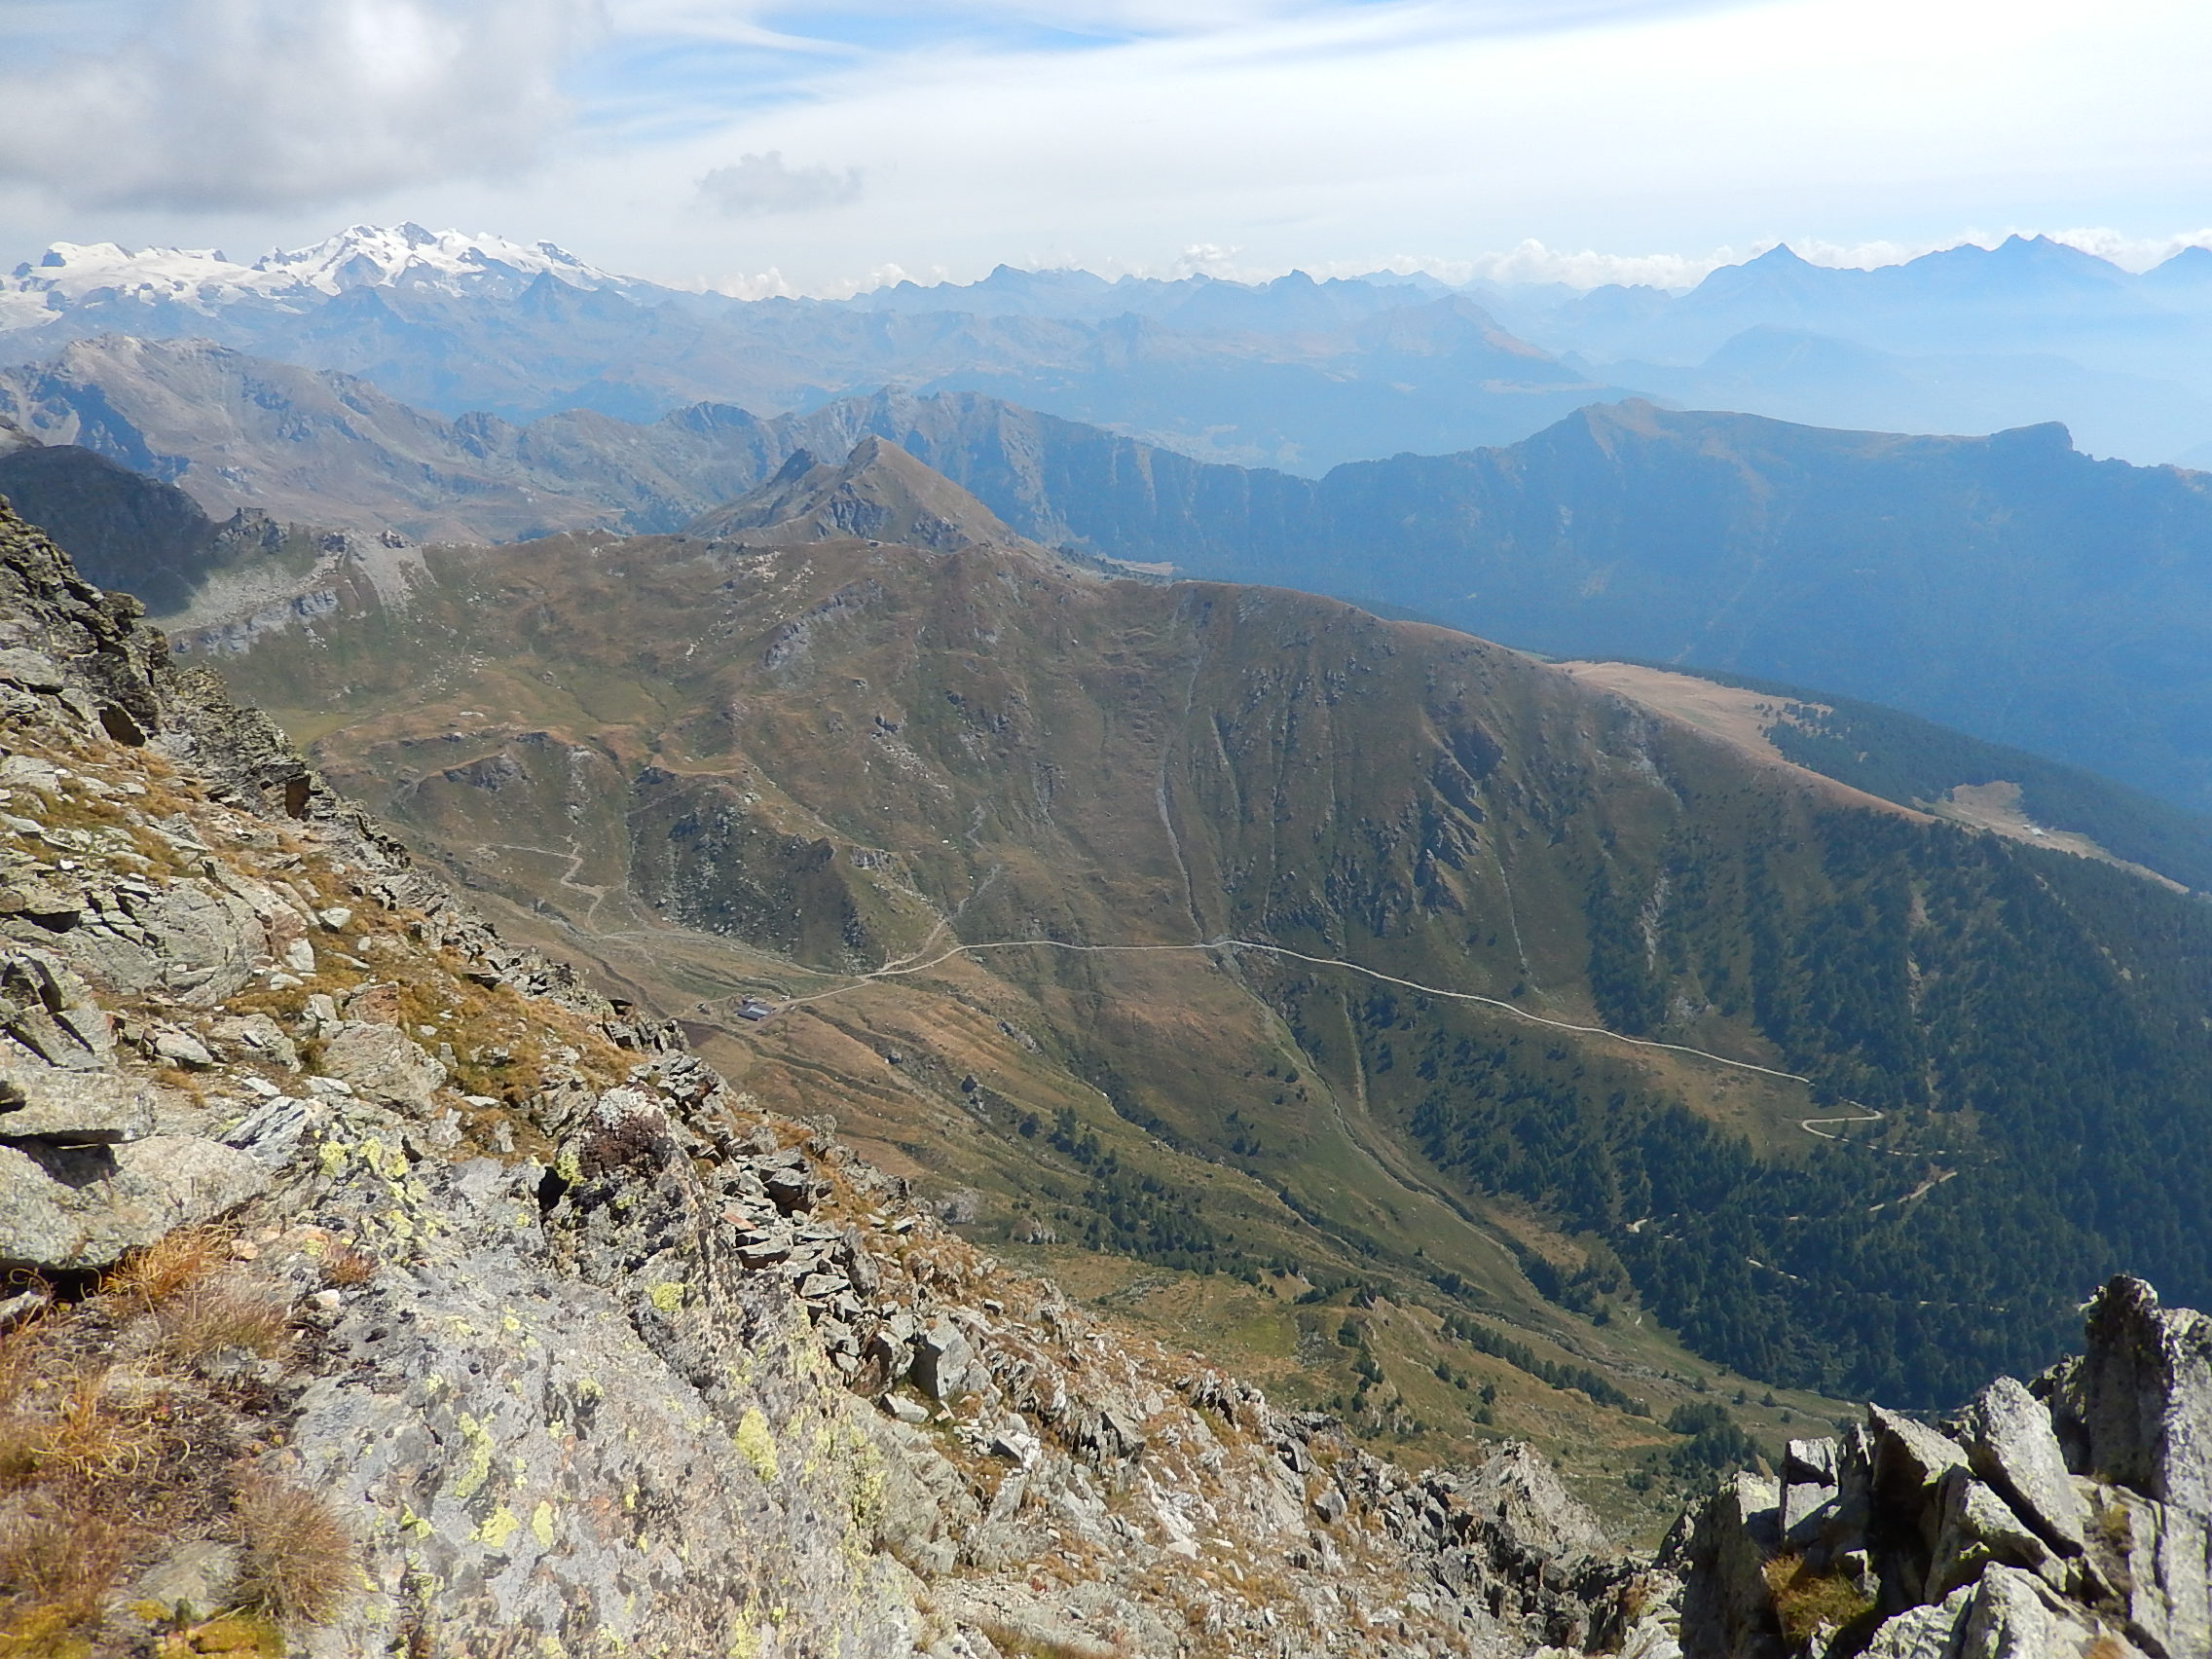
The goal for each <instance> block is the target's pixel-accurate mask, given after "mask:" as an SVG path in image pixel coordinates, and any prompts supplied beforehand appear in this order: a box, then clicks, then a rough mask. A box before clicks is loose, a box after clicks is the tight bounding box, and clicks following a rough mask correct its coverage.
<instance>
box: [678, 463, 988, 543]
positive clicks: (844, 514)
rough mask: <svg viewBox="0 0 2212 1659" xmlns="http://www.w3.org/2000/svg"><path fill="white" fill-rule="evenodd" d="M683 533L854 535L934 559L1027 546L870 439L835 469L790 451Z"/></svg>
mask: <svg viewBox="0 0 2212 1659" xmlns="http://www.w3.org/2000/svg"><path fill="white" fill-rule="evenodd" d="M683 533H684V534H685V535H696V536H705V537H709V538H711V539H717V540H732V541H745V542H750V543H756V544H758V545H762V546H777V545H782V544H788V543H791V542H804V541H830V540H837V539H841V538H845V537H853V538H857V539H861V540H866V541H890V542H897V543H899V544H901V545H902V546H907V547H921V548H926V549H928V550H929V551H931V552H934V553H954V552H958V551H959V550H961V549H962V548H965V547H1020V548H1028V547H1029V546H1030V543H1029V542H1027V541H1025V540H1024V539H1023V538H1022V537H1021V536H1019V535H1016V534H1015V533H1014V531H1012V530H1009V529H1008V528H1007V526H1006V525H1005V524H1004V523H1003V522H1002V521H1001V520H1000V519H999V517H998V515H997V514H995V513H993V512H992V511H991V509H990V508H988V507H986V506H984V505H983V503H982V502H980V501H978V500H977V499H976V498H975V497H973V496H971V495H970V494H969V493H968V492H967V491H965V490H963V489H962V488H961V487H960V486H959V485H957V484H955V483H953V482H952V480H951V479H949V478H947V477H945V476H944V475H943V474H942V473H940V472H935V471H932V470H931V469H930V468H929V467H927V466H925V465H923V464H922V462H920V461H916V460H915V459H914V458H913V457H912V456H910V455H908V454H907V453H906V452H905V451H904V450H903V449H901V448H900V447H899V446H898V445H897V444H895V443H892V442H891V441H890V440H889V439H887V438H880V437H876V436H874V435H873V434H870V435H868V436H866V437H864V438H862V439H861V441H860V442H859V443H858V444H856V445H854V446H853V451H852V453H851V454H850V455H849V456H847V457H846V458H845V460H844V461H843V462H841V463H837V464H832V463H830V462H828V461H819V460H817V459H816V458H815V456H814V455H813V454H812V453H810V452H809V451H807V450H803V449H802V450H797V451H794V452H793V455H792V456H791V458H790V459H789V460H788V461H785V462H784V464H783V466H782V468H781V469H780V470H779V471H778V472H777V473H776V475H775V476H774V477H772V478H770V479H769V480H768V481H767V482H766V483H765V484H762V485H761V486H760V487H759V488H757V489H756V490H753V491H751V492H749V493H748V494H746V495H743V496H740V497H739V498H737V499H736V500H734V501H731V502H729V503H727V504H726V505H723V506H719V507H716V508H715V509H714V510H713V511H711V512H708V513H704V514H702V515H701V516H700V517H698V518H696V519H694V520H693V521H692V522H691V523H690V524H689V525H687V526H686V527H685V528H684V532H683Z"/></svg>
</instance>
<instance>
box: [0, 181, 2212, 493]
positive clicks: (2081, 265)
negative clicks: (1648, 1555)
mask: <svg viewBox="0 0 2212 1659" xmlns="http://www.w3.org/2000/svg"><path fill="white" fill-rule="evenodd" d="M2208 268H2212V252H2208V251H2207V250H2204V249H2196V248H2192V249H2187V250H2185V251H2184V252H2182V253H2180V254H2178V255H2176V256H2175V257H2174V258H2173V259H2171V260H2169V261H2167V262H2166V263H2165V264H2164V265H2161V266H2159V267H2158V268H2157V269H2156V270H2154V271H2151V272H2148V273H2145V274H2143V275H2140V276H2135V275H2130V274H2129V273H2127V272H2125V271H2122V270H2120V268H2118V267H2117V266H2114V265H2111V264H2109V263H2107V262H2106V261H2103V260H2100V259H2097V258H2095V257H2093V256H2092V255H2089V254H2085V253H2082V252H2080V251H2079V250H2077V249H2074V248H2070V247H2066V246H2063V245H2061V244H2059V243H2055V242H2051V241H2047V240H2043V239H2034V240H2027V239H2018V238H2015V239H2013V240H2010V241H2008V242H2006V243H2005V244H2004V245H2003V246H2001V247H1998V248H1994V249H1983V248H1978V247H1972V246H1967V247H1959V248H1953V249H1949V250H1946V251H1944V252H1942V253H1936V254H1930V255H1928V256H1926V257H1924V258H1921V259H1917V260H1913V261H1911V262H1909V263H1907V264H1903V265H1899V266H1894V267H1889V268H1885V269H1883V270H1877V271H1870V272H1869V271H1856V270H1831V269H1828V268H1825V267H1820V266H1814V265H1811V264H1808V263H1807V262H1805V261H1804V260H1802V259H1799V258H1797V257H1796V256H1795V255H1794V254H1792V253H1791V252H1790V251H1789V250H1788V248H1777V249H1775V250H1774V251H1773V252H1770V253H1768V254H1765V255H1762V256H1761V257H1759V258H1758V259H1755V260H1752V261H1750V262H1749V263H1747V264H1744V265H1741V266H1730V267H1726V268H1723V269H1721V270H1718V271H1715V272H1714V273H1713V274H1712V275H1711V276H1708V277H1707V278H1706V279H1705V280H1704V281H1703V282H1702V283H1700V284H1699V285H1698V286H1697V287H1696V288H1694V289H1692V290H1690V291H1688V292H1686V293H1680V294H1675V293H1669V292H1666V291H1662V290H1659V289H1654V288H1620V287H1608V288H1599V289H1595V290H1590V291H1586V292H1585V291H1578V290H1569V289H1563V288H1554V287H1546V286H1540V285H1499V284H1493V283H1471V284H1468V285H1467V286H1466V288H1464V289H1462V290H1454V289H1452V288H1450V287H1448V286H1447V285H1445V284H1443V283H1441V282H1438V281H1436V280H1435V279H1434V278H1430V277H1425V276H1418V275H1417V276H1400V275H1395V274H1392V273H1387V272H1383V273H1375V274H1371V275H1369V276H1361V277H1355V278H1347V279H1332V280H1327V281H1315V280H1313V279H1312V278H1310V277H1309V276H1305V275H1303V274H1300V273H1293V274H1291V275H1289V276H1283V277H1281V278H1278V279H1276V280H1274V281H1271V282H1264V283H1254V284H1246V283H1239V282H1231V281H1224V280H1220V279H1217V278H1213V277H1207V276H1190V277H1184V278H1179V279H1176V280H1171V281H1170V280H1160V279H1155V278H1142V277H1123V278H1120V279H1118V280H1114V281H1108V280H1106V279H1104V278H1101V277H1098V276H1092V275H1090V274H1088V273H1086V272H1070V271H1038V272H1025V271H1016V270H1014V269H1012V268H1009V267H1001V268H1000V269H999V270H997V271H995V272H993V273H992V274H991V275H990V276H987V277H985V278H983V279H982V280H980V281H977V282H972V283H966V284H956V283H942V284H936V285H932V286H922V285H918V284H914V283H911V282H903V283H900V284H897V285H894V286H892V287H888V288H882V289H878V290H875V291H872V292H870V293H866V294H863V295H860V296H857V297H856V298H854V299H851V300H845V301H818V300H788V299H772V300H760V301H743V300H735V299H731V298H728V297H725V296H723V295H719V294H714V293H696V292H688V291H684V290H679V289H673V288H668V287H665V286H661V285H658V284H655V283H652V282H649V281H645V280H643V279H640V278H635V277H626V276H616V275H613V274H611V273H609V272H607V271H604V270H601V269H599V268H598V267H595V266H593V265H591V264H589V263H588V262H586V261H584V260H582V259H579V258H577V257H576V256H574V255H573V254H571V253H568V252H566V251H564V250H563V249H561V248H558V247H556V246H554V245H553V244H551V243H547V242H538V243H535V244H524V243H520V242H514V241H508V240H502V239H499V238H488V237H464V236H461V235H459V234H458V233H454V232H442V233H432V232H429V231H425V230H424V229H422V228H421V227H419V226H414V225H403V226H399V227H396V228H392V229H381V228H377V227H370V226H355V227H353V228H351V229H350V230H348V231H346V232H343V233H341V234H339V235H338V236H335V237H332V238H330V239H328V240H325V241H323V242H320V243H317V244H315V245H314V246H313V247H310V248H305V249H301V250H298V251H296V252H290V253H273V254H270V255H267V256H265V257H263V258H261V259H258V260H255V261H253V262H251V263H250V264H241V263H239V262H236V261H233V260H230V259H227V258H225V257H223V256H222V255H221V254H218V253H213V252H205V251H185V250H178V249H159V248H157V249H147V250H142V251H136V252H132V251H128V250H125V249H123V248H120V247H117V246H115V245H114V244H111V243H98V244H91V245H79V244H56V245H55V247H54V248H52V249H50V250H48V252H47V253H46V254H45V255H44V256H42V258H41V260H40V261H38V262H36V263H26V264H24V265H22V266H19V267H18V268H17V271H16V273H15V274H14V276H10V277H6V278H0V362H8V361H14V362H18V363H28V362H33V361H38V360H43V359H46V358H50V357H51V356H52V355H53V354H54V353H55V352H56V351H57V350H60V348H62V347H63V346H65V345H66V344H68V343H69V342H71V341H74V340H83V339H89V338H92V337H95V336H98V335H103V334H127V335H131V336H135V337H138V338H144V339H188V338H203V339H208V340H212V341H214V342H216V343H218V344H222V345H225V346H228V347H231V348H233V349H236V350H243V351H246V352H249V353H252V354H254V355H258V356H262V357H267V358H271V359H274V360H277V361H282V362H286V363H290V364H294V365H298V366H302V367H308V368H315V369H333V370H339V371H343V372H346V373H350V374H353V375H356V376H359V377H361V378H363V379H365V380H367V381H369V382H370V383H371V384H373V385H375V386H376V387H379V388H380V389H382V390H383V391H385V392H386V393H387V394H388V395H390V396H393V397H397V398H399V399H400V400H402V401H404V402H406V403H409V404H412V405H414V406H415V407H417V408H420V409H424V410H426V411H434V412H437V413H440V414H443V415H446V416H448V417H458V416H460V415H462V414H465V413H470V412H490V413H494V414H497V415H498V416H500V417H501V418H503V419H506V420H509V421H512V422H516V423H528V422H530V421H533V420H535V419H537V418H539V417H542V416H545V415H550V414H558V413H561V412H563V411H566V410H570V409H579V408H580V409H590V410H596V411H598V412H600V413H603V414H609V415H614V416H618V417H621V418H624V419H628V420H634V421H645V420H650V419H653V418H655V417H658V416H660V415H663V414H666V413H668V412H670V411H671V410H674V409H677V408H681V407H683V406H685V405H688V404H692V403H697V402H702V401H709V402H727V403H735V404H738V405H741V406H743V407H745V408H748V409H751V410H753V411H755V412H756V413H758V414H761V415H763V416H766V415H773V414H776V413H791V412H800V413H803V412H807V411H810V410H812V409H814V408H817V407H819V406H820V405H821V404H823V403H824V402H827V401H830V400H833V399H835V398H837V397H841V396H846V395H851V394H854V393H857V392H863V391H872V390H874V389H875V388H877V387H883V386H886V385H894V386H898V387H901V388H903V389H905V390H909V391H914V392H918V393H922V394H928V393H930V392H935V391H942V390H970V391H986V392H989V393H991V394H992V395H994V396H999V397H1003V398H1006V399H1008V400H1010V401H1013V402H1015V403H1019V404H1021V405H1023V406H1025V407H1028V408H1033V409H1039V410H1043V411H1046V412H1048V413H1051V414H1057V415H1060V416H1062V417H1064V418H1067V419H1071V420H1079V421H1084V422H1087V423H1089V424H1098V425H1103V426H1106V427H1108V428H1111V429H1113V430H1117V431H1121V432H1124V433H1127V434H1129V435H1132V436H1137V437H1141V438H1144V439H1146V440H1147V441H1150V442H1154V443H1157V444H1161V445H1163V446H1165V447H1168V448H1172V449H1176V450H1179V451H1181V452H1183V453H1186V454H1190V455H1193V456H1196V457H1199V458H1202V459H1208V460H1216V461H1235V462H1239V463H1243V464H1248V465H1270V466H1275V467H1280V468H1283V469H1285V470H1289V471H1293V472H1300V473H1306V474H1319V473H1321V472H1323V471H1326V470H1327V469H1328V468H1329V467H1330V466H1332V465H1335V464H1337V463H1339V462H1342V461H1356V460H1372V459H1379V458H1383V457H1387V456H1390V455H1394V454H1397V453H1399V452H1401V451H1415V452H1431V453H1433V452H1440V451H1450V450H1456V449H1465V448H1469V447H1473V446H1477V445H1484V444H1499V443H1510V442H1513V441H1516V440H1518V439H1520V438H1523V437H1527V436H1530V434H1532V433H1534V432H1536V431H1538V430H1540V429H1541V428H1543V427H1544V426H1546V425H1548V424H1551V423H1552V422H1554V421H1556V420H1558V419H1559V418H1560V417H1561V416H1563V415H1565V414H1567V413H1568V412H1569V411H1570V410H1571V409H1573V408H1575V407H1578V406H1580V405H1582V404H1586V403H1590V402H1594V401H1605V400H1613V399H1617V398H1620V397H1623V396H1627V395H1631V394H1639V395H1643V396H1647V397H1650V398H1653V399H1655V400H1656V401H1659V402H1661V403H1678V404H1688V405H1693V406H1699V407H1708V408H1725V409H1731V410H1738V411H1742V412H1746V413H1753V414H1765V415H1771V416H1775V417H1779V418H1784V419H1790V420H1801V421H1806V422H1809V423H1812V424H1824V425H1842V426H1865V427H1872V428H1880V429H1884V430H1893V431H1937V432H1969V433H1974V432H1986V431H1990V430H1996V429H2000V428H2003V427H2008V426H2015V425H2025V424H2037V423H2041V422H2046V421H2053V420H2056V421H2063V422H2065V423H2067V424H2069V425H2070V426H2071V428H2072V429H2073V430H2074V432H2075V433H2076V435H2077V437H2078V438H2079V439H2080V441H2081V442H2082V443H2083V445H2084V446H2085V447H2086V448H2087V449H2088V450H2090V451H2091V452H2092V453H2096V454H2100V455H2119V456H2124V457H2127V458H2128V459H2131V460H2134V461H2142V462H2155V461H2168V460H2179V459H2189V458H2194V459H2197V460H2204V459H2206V458H2212V396H2207V394H2206V393H2205V392H2204V391H2203V390H2202V389H2201V388H2202V387H2204V386H2205V384H2206V372H2207V370H2208V369H2212V270H2208Z"/></svg>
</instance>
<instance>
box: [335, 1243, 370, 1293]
mask: <svg viewBox="0 0 2212 1659" xmlns="http://www.w3.org/2000/svg"><path fill="white" fill-rule="evenodd" d="M376 1272H377V1259H376V1258H375V1257H374V1256H372V1255H370V1254H369V1253H368V1252H367V1251H365V1250H359V1249H356V1248H354V1246H352V1245H350V1244H333V1245H332V1246H331V1247H330V1248H329V1250H328V1251H327V1252H325V1254H324V1255H323V1258H322V1282H323V1283H324V1284H326V1285H329V1286H330V1287H331V1288H332V1289H334V1290H345V1289H350V1287H352V1286H354V1285H357V1284H367V1283H368V1282H369V1280H370V1279H372V1278H374V1277H375V1276H376Z"/></svg>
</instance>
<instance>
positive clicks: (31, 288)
mask: <svg viewBox="0 0 2212 1659" xmlns="http://www.w3.org/2000/svg"><path fill="white" fill-rule="evenodd" d="M540 276H551V277H554V278H555V279H556V280H558V281H561V282H564V283H567V284H568V285H569V286H571V287H574V288H604V287H614V288H624V287H630V286H636V285H639V284H636V283H635V282H634V281H633V279H631V278H628V277H622V276H613V275H611V274H609V273H608V272H605V271H602V270H600V269H599V268H598V267H597V266H595V265H592V264H589V263H587V262H586V261H584V260H582V259H579V258H577V257H576V256H575V255H574V254H572V253H571V252H569V251H568V250H567V249H566V248H563V247H560V246H557V245H556V244H554V243H552V242H549V241H538V242H531V243H524V242H517V241H510V240H507V239H506V238H505V237H500V236H494V235H490V234H482V233H480V234H476V235H470V234H467V233H464V232H461V231H428V230H424V228H423V227H422V226H421V225H417V224H412V223H410V224H401V225H395V226H377V225H351V226H349V227H348V228H347V229H345V230H343V231H340V232H339V233H338V234H337V235H335V236H331V237H325V238H324V239H323V240H321V241H318V242H314V243H313V244H311V245H310V246H307V247H302V248H295V249H292V250H290V251H288V252H287V251H285V250H283V249H277V250H276V251H275V252H271V253H267V254H264V255H263V256H262V257H261V258H259V259H257V260H255V261H254V262H253V263H252V264H250V265H246V264H240V262H238V261H237V260H234V259H232V258H231V257H230V256H229V255H228V254H226V253H224V252H223V251H222V250H221V249H220V248H181V247H145V248H128V247H125V246H123V245H122V244H120V243H117V242H66V241H57V242H55V243H54V244H53V245H52V246H51V247H49V248H48V249H47V250H46V252H45V253H44V254H43V255H41V256H40V258H39V260H38V262H37V263H36V264H35V265H34V264H30V263H25V264H22V265H18V266H17V267H16V269H15V271H14V272H13V273H12V274H11V275H10V276H9V277H7V278H6V279H5V280H0V292H15V293H18V294H26V295H36V296H40V297H42V298H44V299H45V301H46V304H47V305H48V306H50V307H51V306H54V305H55V304H61V305H74V304H81V303H84V302H86V301H96V300H100V299H108V298H114V299H134V300H139V301H146V302H160V301H165V300H166V301H168V302H171V303H174V304H180V305H185V306H189V307H193V308H196V309H200V310H209V309H212V308H214V307H217V306H221V305H225V304H229V303H233V302H235V301H238V300H241V299H249V298H250V299H261V300H285V299H291V300H295V301H298V302H301V303H308V304H312V303H313V302H314V301H316V300H318V299H330V298H332V297H335V296H336V295H339V294H342V293H345V292H348V291H349V290H351V289H354V288H364V287H390V286H393V285H396V284H399V283H403V282H405V283H426V284H431V285H436V286H444V287H449V288H452V289H454V290H456V291H466V292H483V291H491V292H495V293H497V292H511V291H514V290H518V289H520V288H522V287H524V286H527V285H528V284H529V283H531V282H533V281H535V280H536V279H537V278H538V277H540Z"/></svg>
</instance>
